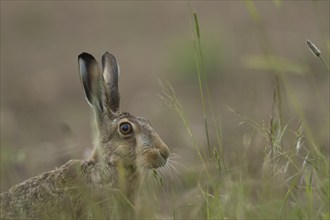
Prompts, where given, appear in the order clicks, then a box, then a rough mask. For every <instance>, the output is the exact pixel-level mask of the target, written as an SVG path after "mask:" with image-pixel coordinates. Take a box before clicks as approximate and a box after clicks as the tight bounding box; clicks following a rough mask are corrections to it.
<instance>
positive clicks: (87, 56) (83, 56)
mask: <svg viewBox="0 0 330 220" xmlns="http://www.w3.org/2000/svg"><path fill="white" fill-rule="evenodd" d="M78 59H79V60H80V59H82V60H85V61H90V60H95V58H94V57H93V56H92V55H90V54H89V53H86V52H83V53H81V54H79V56H78Z"/></svg>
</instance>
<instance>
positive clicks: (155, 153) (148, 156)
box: [142, 150, 168, 169]
mask: <svg viewBox="0 0 330 220" xmlns="http://www.w3.org/2000/svg"><path fill="white" fill-rule="evenodd" d="M142 156H143V159H144V163H145V167H147V168H150V169H156V168H159V167H162V166H165V164H166V163H167V161H168V153H165V154H164V153H162V152H161V151H160V150H148V151H145V152H144V153H143V154H142Z"/></svg>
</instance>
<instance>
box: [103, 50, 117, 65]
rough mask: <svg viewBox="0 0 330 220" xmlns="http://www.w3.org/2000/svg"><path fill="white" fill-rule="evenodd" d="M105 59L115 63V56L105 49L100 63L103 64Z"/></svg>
mask: <svg viewBox="0 0 330 220" xmlns="http://www.w3.org/2000/svg"><path fill="white" fill-rule="evenodd" d="M106 61H108V62H110V63H116V57H115V56H114V55H113V54H111V53H109V52H108V51H106V52H105V53H104V54H103V56H102V63H103V64H105V63H106Z"/></svg>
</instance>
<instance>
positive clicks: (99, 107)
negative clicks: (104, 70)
mask: <svg viewBox="0 0 330 220" xmlns="http://www.w3.org/2000/svg"><path fill="white" fill-rule="evenodd" d="M78 63H79V72H80V78H81V82H82V84H83V87H84V91H85V95H86V99H87V101H88V103H89V104H90V105H91V106H92V107H93V108H94V110H95V111H96V113H97V114H100V113H102V112H103V103H102V95H103V93H104V92H103V90H104V82H103V77H102V75H101V73H100V69H99V66H98V63H97V61H96V60H95V58H94V57H93V56H92V55H90V54H88V53H82V54H80V55H79V56H78Z"/></svg>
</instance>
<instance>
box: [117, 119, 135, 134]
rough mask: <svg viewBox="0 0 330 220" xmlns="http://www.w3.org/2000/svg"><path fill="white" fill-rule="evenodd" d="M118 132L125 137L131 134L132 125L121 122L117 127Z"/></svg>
mask: <svg viewBox="0 0 330 220" xmlns="http://www.w3.org/2000/svg"><path fill="white" fill-rule="evenodd" d="M119 130H120V132H121V133H122V134H124V135H127V134H130V133H131V132H132V130H133V129H132V125H131V124H130V123H128V122H123V123H121V124H120V125H119Z"/></svg>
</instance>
